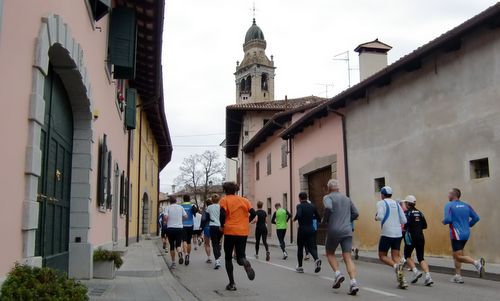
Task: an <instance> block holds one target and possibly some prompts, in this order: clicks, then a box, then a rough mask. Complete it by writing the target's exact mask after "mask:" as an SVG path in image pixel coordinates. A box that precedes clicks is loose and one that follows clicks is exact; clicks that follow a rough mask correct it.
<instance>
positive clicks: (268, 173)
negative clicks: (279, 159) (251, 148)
mask: <svg viewBox="0 0 500 301" xmlns="http://www.w3.org/2000/svg"><path fill="white" fill-rule="evenodd" d="M271 172H272V170H271V154H268V155H267V175H270V174H271Z"/></svg>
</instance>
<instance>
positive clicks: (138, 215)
mask: <svg viewBox="0 0 500 301" xmlns="http://www.w3.org/2000/svg"><path fill="white" fill-rule="evenodd" d="M138 108H139V110H140V117H139V172H138V174H137V238H136V241H137V242H139V237H140V231H139V230H140V224H141V223H140V222H139V221H140V216H141V162H142V109H141V107H140V106H138Z"/></svg>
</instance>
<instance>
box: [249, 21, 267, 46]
mask: <svg viewBox="0 0 500 301" xmlns="http://www.w3.org/2000/svg"><path fill="white" fill-rule="evenodd" d="M253 40H262V41H265V40H266V39H265V38H264V33H263V32H262V29H260V27H259V26H257V23H255V18H254V19H253V23H252V26H250V28H249V29H248V31H247V34H246V35H245V44H246V43H248V42H250V41H253Z"/></svg>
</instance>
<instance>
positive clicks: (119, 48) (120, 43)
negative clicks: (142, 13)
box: [109, 6, 137, 79]
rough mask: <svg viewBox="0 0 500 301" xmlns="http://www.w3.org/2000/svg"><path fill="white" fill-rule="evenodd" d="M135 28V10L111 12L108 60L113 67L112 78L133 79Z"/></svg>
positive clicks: (118, 8) (124, 9) (120, 8)
mask: <svg viewBox="0 0 500 301" xmlns="http://www.w3.org/2000/svg"><path fill="white" fill-rule="evenodd" d="M136 36H137V26H136V18H135V10H134V9H131V8H127V7H121V6H120V7H117V8H115V9H113V10H112V11H111V24H110V28H109V60H110V62H111V64H113V65H114V73H113V78H115V79H134V78H135V52H136V40H137V39H136Z"/></svg>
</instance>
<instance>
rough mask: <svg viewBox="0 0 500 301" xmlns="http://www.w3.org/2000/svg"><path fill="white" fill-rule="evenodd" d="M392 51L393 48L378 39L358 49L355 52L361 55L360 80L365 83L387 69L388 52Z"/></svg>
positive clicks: (361, 45)
mask: <svg viewBox="0 0 500 301" xmlns="http://www.w3.org/2000/svg"><path fill="white" fill-rule="evenodd" d="M391 49H392V47H391V46H389V45H387V44H385V43H382V42H380V41H379V40H378V39H375V40H374V41H371V42H367V43H363V44H360V45H359V46H358V47H356V49H354V51H356V52H358V53H359V80H360V81H364V80H365V79H367V78H368V77H370V76H372V75H373V74H375V73H377V72H379V71H380V70H382V69H384V68H385V67H387V52H389V50H391Z"/></svg>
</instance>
